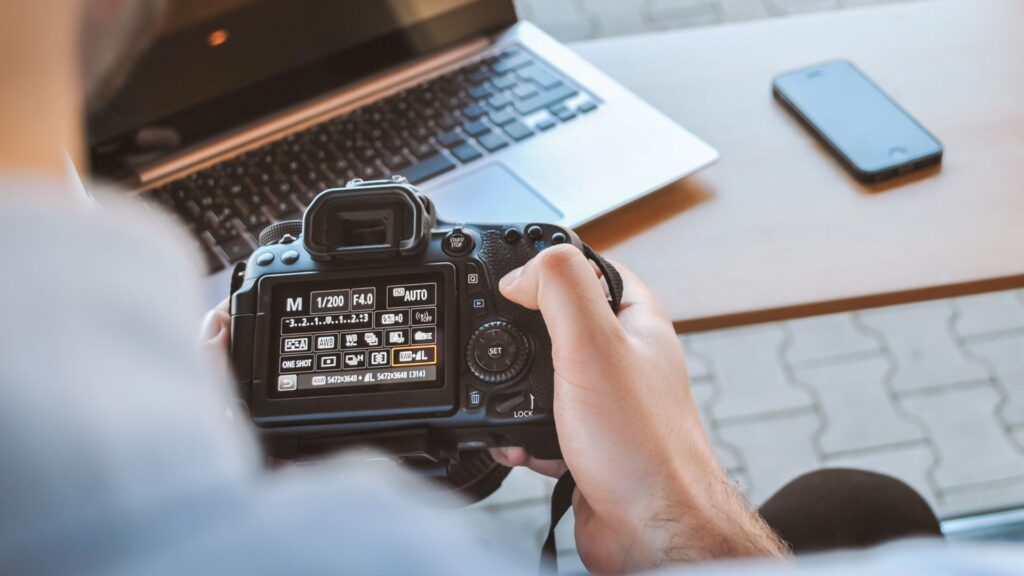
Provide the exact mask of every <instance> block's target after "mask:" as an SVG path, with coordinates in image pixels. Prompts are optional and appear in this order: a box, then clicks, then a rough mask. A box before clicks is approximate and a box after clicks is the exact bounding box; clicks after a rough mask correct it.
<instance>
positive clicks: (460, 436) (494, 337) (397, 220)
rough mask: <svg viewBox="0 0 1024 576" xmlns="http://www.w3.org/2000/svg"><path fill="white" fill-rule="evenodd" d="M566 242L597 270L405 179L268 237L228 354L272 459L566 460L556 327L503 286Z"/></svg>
mask: <svg viewBox="0 0 1024 576" xmlns="http://www.w3.org/2000/svg"><path fill="white" fill-rule="evenodd" d="M557 244H573V245H575V246H577V247H578V248H580V249H581V250H584V251H585V253H587V254H588V255H589V256H591V257H592V258H595V259H596V260H600V257H598V256H596V255H594V254H593V253H592V252H590V251H589V249H588V248H586V247H585V245H584V244H583V243H581V242H580V239H579V238H578V237H577V236H576V234H575V233H573V232H572V231H571V230H569V229H566V228H562V227H560V226H554V225H550V224H543V223H528V224H449V223H444V222H440V221H438V220H437V217H436V215H435V210H434V207H433V204H432V203H431V202H430V200H429V199H428V198H427V197H426V196H424V195H422V194H420V193H419V192H418V191H417V190H416V189H415V188H413V187H412V186H411V185H410V184H408V182H407V181H406V180H405V179H404V178H402V177H400V176H396V177H394V178H393V179H391V180H378V181H368V182H364V181H361V180H354V181H352V182H350V183H349V184H348V185H347V186H346V187H344V188H337V189H330V190H326V191H324V192H322V193H320V194H319V195H318V196H317V197H316V198H315V199H314V200H313V202H312V203H311V204H310V205H309V208H308V209H307V210H306V212H305V214H304V216H303V219H302V220H301V221H290V222H281V223H278V224H274V225H272V226H270V227H269V228H267V229H266V230H264V231H263V233H262V234H261V235H260V245H261V246H260V247H259V248H258V249H257V250H256V251H255V252H254V253H253V255H252V256H251V257H250V258H249V260H248V262H246V263H241V264H239V266H238V267H237V269H236V271H235V276H234V278H233V282H232V295H231V357H232V362H233V364H234V370H235V373H236V375H237V378H238V383H239V388H240V393H241V397H242V399H243V400H244V403H245V404H246V407H247V409H248V412H249V415H250V416H251V418H252V420H253V422H254V423H255V424H256V426H257V428H258V430H259V432H260V435H261V437H262V440H263V443H264V445H265V448H266V449H267V452H268V454H269V455H270V456H272V457H274V458H278V459H286V460H301V459H306V458H315V457H316V456H317V455H320V454H323V453H324V452H326V451H329V450H334V449H337V448H338V447H342V446H345V445H351V444H361V445H367V444H369V445H374V446H377V447H380V448H383V449H384V450H386V451H388V452H390V453H392V454H395V455H397V456H400V457H402V459H403V460H404V461H406V462H407V463H410V464H413V465H414V466H419V467H423V468H430V467H433V468H437V469H439V470H440V471H441V474H440V475H447V476H449V477H450V476H452V474H453V468H452V467H453V466H455V465H458V464H459V463H460V462H462V463H463V465H464V466H466V463H465V462H464V461H465V460H466V455H467V454H474V456H473V459H475V460H474V462H475V463H474V464H472V465H471V466H469V468H471V469H472V470H470V471H468V472H467V474H469V476H473V478H475V477H476V476H478V475H479V473H482V472H485V471H486V470H485V468H487V467H488V466H490V465H493V461H491V460H490V459H489V457H487V458H485V457H484V456H485V455H486V454H487V453H486V451H484V450H483V449H485V448H490V447H494V446H510V445H515V446H524V447H526V448H527V449H528V450H529V451H530V452H531V453H532V454H534V455H536V456H538V457H540V458H557V457H559V456H560V452H559V449H558V439H557V436H556V434H555V427H554V420H553V418H552V400H553V387H552V384H553V383H552V378H553V369H552V364H551V341H550V339H549V337H548V332H547V329H546V328H545V325H544V321H543V319H542V318H541V315H540V313H538V312H535V311H532V310H527V309H525V308H523V307H521V306H519V305H517V304H514V303H512V302H510V301H508V300H506V299H504V298H503V297H502V296H501V295H500V294H499V292H498V281H499V279H501V277H502V276H504V275H505V274H506V273H507V272H509V271H511V270H513V269H514V268H516V267H518V266H521V265H523V264H525V263H526V262H527V261H528V260H530V258H533V257H534V256H536V255H537V254H538V253H539V252H541V251H542V250H544V249H545V248H547V247H550V246H554V245H557ZM599 265H600V266H607V264H605V263H604V262H603V260H601V261H600V264H599ZM610 270H611V273H612V274H614V272H613V269H610ZM608 275H609V272H607V271H606V279H607V278H609V276H608ZM611 285H612V282H610V281H609V286H611ZM581 344H582V343H581ZM488 462H489V463H490V464H488ZM466 480H467V481H469V480H472V478H468V477H467V479H466ZM498 482H499V484H500V479H499V480H498ZM495 487H496V486H495Z"/></svg>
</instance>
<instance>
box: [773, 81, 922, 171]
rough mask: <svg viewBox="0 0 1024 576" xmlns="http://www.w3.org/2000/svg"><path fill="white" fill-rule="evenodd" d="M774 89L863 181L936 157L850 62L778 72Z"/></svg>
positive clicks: (919, 130)
mask: <svg viewBox="0 0 1024 576" xmlns="http://www.w3.org/2000/svg"><path fill="white" fill-rule="evenodd" d="M773 88H774V92H775V95H776V97H777V98H779V100H781V101H782V102H783V103H784V104H785V105H787V106H788V107H789V108H790V109H791V110H792V111H793V112H794V113H796V114H797V115H798V117H799V118H800V119H801V120H802V121H803V122H805V123H806V124H807V125H808V126H809V127H810V128H811V129H812V130H813V131H814V132H816V134H817V136H818V137H819V138H821V139H822V140H823V141H824V142H825V143H826V144H827V145H828V146H829V147H831V148H832V150H833V152H834V153H836V154H837V155H838V156H839V158H840V160H842V161H843V162H844V164H846V165H847V167H848V168H849V169H851V170H852V171H853V172H854V174H855V176H857V177H858V178H860V179H862V180H871V181H878V180H881V179H884V178H886V177H889V176H895V175H897V174H903V173H906V172H908V171H910V170H913V169H916V168H920V167H923V166H926V165H930V164H935V163H937V162H938V161H939V160H940V159H941V156H942V144H941V143H940V142H939V141H938V140H936V139H935V137H934V136H932V135H931V134H929V133H928V131H927V130H925V129H924V128H923V127H922V126H921V125H920V124H918V122H917V121H916V120H914V119H913V118H912V117H911V116H910V115H909V114H907V113H906V112H905V111H904V110H903V109H902V108H900V107H899V105H898V104H896V102H895V101H893V100H892V99H891V98H889V96H888V95H887V94H885V93H884V92H882V90H881V89H880V88H879V87H878V86H876V85H875V84H874V83H873V82H871V80H869V79H868V78H867V77H866V76H864V74H863V73H861V71H860V70H858V69H857V68H856V67H855V66H853V65H852V64H850V63H849V62H845V61H834V62H828V63H825V64H821V65H818V66H813V67H810V68H805V69H802V70H798V71H795V72H789V73H786V74H782V75H780V76H778V77H776V78H775V81H774V83H773Z"/></svg>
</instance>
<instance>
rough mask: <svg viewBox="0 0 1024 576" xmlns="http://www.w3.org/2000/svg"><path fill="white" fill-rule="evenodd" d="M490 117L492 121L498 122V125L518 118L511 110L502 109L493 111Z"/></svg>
mask: <svg viewBox="0 0 1024 576" xmlns="http://www.w3.org/2000/svg"><path fill="white" fill-rule="evenodd" d="M488 118H490V120H491V122H493V123H494V124H497V125H498V126H504V125H505V124H508V123H509V122H513V121H515V119H516V117H515V116H513V115H512V113H511V112H509V111H508V110H501V111H500V112H491V114H490V115H489V116H488Z"/></svg>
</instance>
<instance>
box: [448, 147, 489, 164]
mask: <svg viewBox="0 0 1024 576" xmlns="http://www.w3.org/2000/svg"><path fill="white" fill-rule="evenodd" d="M452 154H454V155H455V157H456V158H458V159H459V162H462V163H463V164H465V163H467V162H472V161H473V160H476V159H477V158H479V157H481V156H483V154H481V153H480V151H479V150H477V149H476V148H474V147H473V146H471V145H470V144H460V145H458V146H456V147H455V148H452Z"/></svg>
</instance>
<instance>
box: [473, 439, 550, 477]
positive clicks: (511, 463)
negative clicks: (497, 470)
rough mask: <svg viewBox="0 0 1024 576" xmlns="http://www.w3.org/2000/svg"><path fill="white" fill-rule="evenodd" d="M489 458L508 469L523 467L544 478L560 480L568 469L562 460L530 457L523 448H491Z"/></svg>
mask: <svg viewBox="0 0 1024 576" xmlns="http://www.w3.org/2000/svg"><path fill="white" fill-rule="evenodd" d="M490 452H491V457H492V458H494V460H495V462H497V463H498V464H501V465H503V466H508V467H509V468H515V467H517V466H524V467H526V468H529V469H530V470H533V471H534V472H537V473H538V474H543V475H544V476H550V477H552V478H560V477H561V476H562V475H563V474H565V471H566V470H567V469H568V468H566V466H565V461H564V460H541V459H539V458H534V457H533V456H530V453H529V452H527V451H526V449H525V448H519V447H517V446H509V447H504V448H491V450H490Z"/></svg>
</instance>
